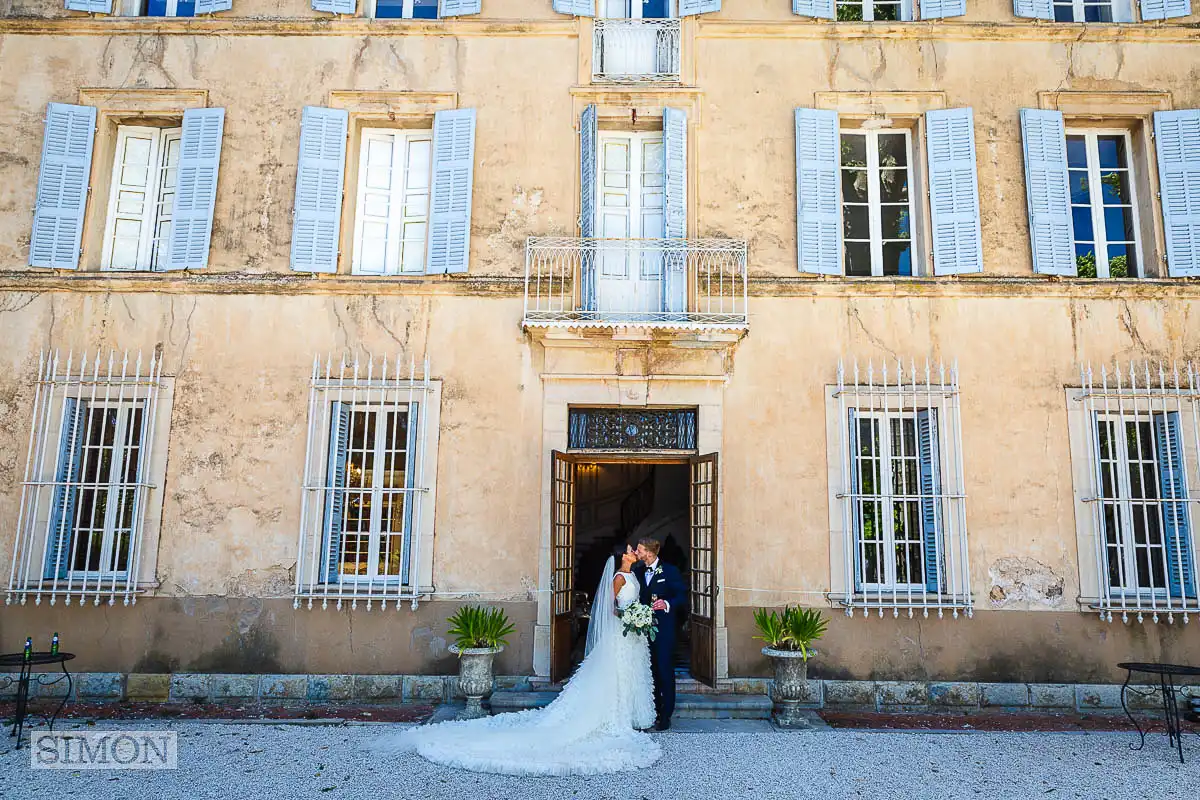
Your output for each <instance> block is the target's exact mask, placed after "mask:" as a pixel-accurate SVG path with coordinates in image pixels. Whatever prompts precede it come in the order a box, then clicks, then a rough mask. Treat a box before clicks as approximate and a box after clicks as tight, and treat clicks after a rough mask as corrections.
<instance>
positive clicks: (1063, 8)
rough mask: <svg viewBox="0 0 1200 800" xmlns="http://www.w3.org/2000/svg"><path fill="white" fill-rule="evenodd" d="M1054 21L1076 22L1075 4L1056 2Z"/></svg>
mask: <svg viewBox="0 0 1200 800" xmlns="http://www.w3.org/2000/svg"><path fill="white" fill-rule="evenodd" d="M1054 21H1055V22H1074V21H1075V6H1074V5H1072V4H1070V3H1062V4H1059V3H1055V4H1054Z"/></svg>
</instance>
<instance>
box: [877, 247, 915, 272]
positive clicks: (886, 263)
mask: <svg viewBox="0 0 1200 800" xmlns="http://www.w3.org/2000/svg"><path fill="white" fill-rule="evenodd" d="M883 274H884V275H912V274H913V271H912V245H911V244H909V243H908V242H884V244H883Z"/></svg>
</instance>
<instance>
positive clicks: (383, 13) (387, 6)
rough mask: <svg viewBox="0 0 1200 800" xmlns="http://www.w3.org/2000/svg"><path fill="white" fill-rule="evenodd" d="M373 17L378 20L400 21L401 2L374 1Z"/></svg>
mask: <svg viewBox="0 0 1200 800" xmlns="http://www.w3.org/2000/svg"><path fill="white" fill-rule="evenodd" d="M375 16H376V18H378V19H400V18H401V17H403V16H404V3H403V2H402V0H375Z"/></svg>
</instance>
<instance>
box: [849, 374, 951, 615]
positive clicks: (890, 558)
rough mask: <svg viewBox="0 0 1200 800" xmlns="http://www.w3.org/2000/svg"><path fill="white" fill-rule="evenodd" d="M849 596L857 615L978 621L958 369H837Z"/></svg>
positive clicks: (851, 609) (852, 611)
mask: <svg viewBox="0 0 1200 800" xmlns="http://www.w3.org/2000/svg"><path fill="white" fill-rule="evenodd" d="M835 397H836V399H837V408H838V419H839V422H838V427H839V428H840V430H841V469H842V487H843V488H842V491H841V492H840V493H839V494H838V499H839V500H840V501H841V503H842V512H843V513H842V519H843V520H844V521H845V524H844V529H843V535H844V552H845V553H846V554H847V555H846V558H845V564H844V565H843V568H844V570H845V573H844V578H845V584H844V585H845V586H846V587H848V590H847V592H846V594H845V595H844V596H840V597H835V598H834V599H836V600H838V601H840V602H841V603H842V604H843V605H844V606H845V607H846V613H847V614H848V615H853V614H854V610H855V609H859V608H861V609H863V613H864V614H866V613H870V611H871V610H877V611H878V613H879V615H880V616H883V612H884V609H891V610H892V614H893V616H899V613H900V611H901V610H902V609H907V611H908V615H909V616H910V617H912V616H913V615H914V613H915V612H917V611H920V612H921V613H922V614H923V615H924V616H926V617H928V616H929V612H930V611H931V610H936V611H937V613H938V616H939V617H940V616H942V615H943V614H944V613H945V612H946V611H950V612H951V613H952V614H953V616H954V617H955V618H957V617H958V615H959V613H960V612H965V613H966V615H967V616H968V617H970V616H972V613H973V610H972V609H973V604H972V599H971V579H970V571H969V562H968V558H967V528H966V505H965V501H966V495H965V494H964V492H963V458H962V434H961V422H960V414H959V391H958V368H957V366H951V367H949V368H947V367H946V365H945V364H939V365H938V366H936V367H934V366H932V365H930V364H929V363H928V362H926V365H925V369H924V371H923V372H922V371H918V369H917V367H916V365H915V364H914V363H912V362H910V363H909V365H908V367H907V369H906V368H905V367H904V365H903V364H902V363H901V362H899V361H896V362H894V363H888V362H884V363H883V364H882V365H881V366H880V367H879V368H878V369H877V368H876V367H875V365H874V363H873V362H872V363H868V365H867V367H866V370H865V371H860V368H859V365H858V363H857V362H856V363H855V364H854V365H853V367H852V368H851V369H850V373H849V374H847V371H846V367H845V365H844V363H839V364H838V385H837V390H836V393H835Z"/></svg>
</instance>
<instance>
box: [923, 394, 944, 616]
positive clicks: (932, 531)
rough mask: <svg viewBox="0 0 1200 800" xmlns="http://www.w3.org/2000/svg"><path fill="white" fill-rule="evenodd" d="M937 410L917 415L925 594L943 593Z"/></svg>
mask: <svg viewBox="0 0 1200 800" xmlns="http://www.w3.org/2000/svg"><path fill="white" fill-rule="evenodd" d="M939 452H940V451H939V449H938V429H937V410H936V409H932V408H928V409H925V410H924V411H918V412H917V458H918V459H919V461H920V490H921V494H922V495H923V497H922V499H921V528H922V532H923V535H924V545H925V591H927V592H929V593H931V594H937V593H938V592H939V591H941V581H940V580H939V578H940V577H943V576H944V571H943V570H942V568H941V564H942V558H941V550H940V547H941V535H942V503H941V499H940V498H938V497H936V496H935V495H939V494H941V492H942V481H941V475H940V474H939V466H940V465H939V455H938V454H939Z"/></svg>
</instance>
